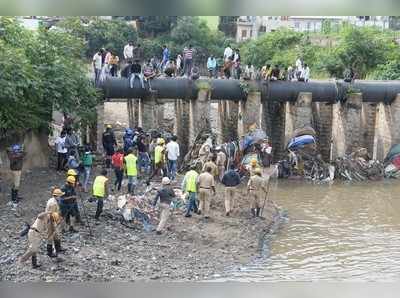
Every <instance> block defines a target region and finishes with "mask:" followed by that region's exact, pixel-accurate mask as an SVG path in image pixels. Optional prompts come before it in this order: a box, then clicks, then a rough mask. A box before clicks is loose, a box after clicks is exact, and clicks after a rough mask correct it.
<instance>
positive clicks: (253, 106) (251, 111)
mask: <svg viewBox="0 0 400 298" xmlns="http://www.w3.org/2000/svg"><path fill="white" fill-rule="evenodd" d="M260 109H261V92H259V91H250V92H249V94H248V95H247V99H246V101H240V102H239V111H238V135H239V137H241V136H243V135H245V134H246V133H247V131H248V129H249V127H250V126H252V125H256V126H257V127H258V128H261V118H260Z"/></svg>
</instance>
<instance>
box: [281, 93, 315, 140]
mask: <svg viewBox="0 0 400 298" xmlns="http://www.w3.org/2000/svg"><path fill="white" fill-rule="evenodd" d="M312 124H313V113H312V93H311V92H300V93H299V95H298V97H297V101H296V103H295V104H292V103H290V102H286V104H285V145H287V143H288V142H289V140H290V139H291V138H292V137H293V132H294V130H295V129H296V128H299V127H303V126H312Z"/></svg>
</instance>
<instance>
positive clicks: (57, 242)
mask: <svg viewBox="0 0 400 298" xmlns="http://www.w3.org/2000/svg"><path fill="white" fill-rule="evenodd" d="M52 195H53V196H52V197H51V198H50V199H49V200H48V201H47V204H46V210H45V212H50V213H57V214H58V215H60V216H61V213H60V206H59V205H58V198H60V197H62V196H63V195H65V193H63V192H62V191H61V189H59V188H54V189H53V191H52ZM53 243H54V248H55V250H56V254H53ZM63 251H65V250H64V249H62V248H61V232H60V225H57V226H56V228H55V231H54V235H53V237H51V238H49V239H47V255H48V256H49V257H51V258H52V257H56V256H57V255H58V253H60V252H63Z"/></svg>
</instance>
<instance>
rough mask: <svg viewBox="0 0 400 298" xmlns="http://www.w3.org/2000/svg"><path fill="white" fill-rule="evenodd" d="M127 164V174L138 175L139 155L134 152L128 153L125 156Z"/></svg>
mask: <svg viewBox="0 0 400 298" xmlns="http://www.w3.org/2000/svg"><path fill="white" fill-rule="evenodd" d="M124 159H125V164H126V174H127V175H128V176H137V165H136V164H137V157H136V156H135V155H134V154H132V153H131V154H128V155H127V156H125V157H124Z"/></svg>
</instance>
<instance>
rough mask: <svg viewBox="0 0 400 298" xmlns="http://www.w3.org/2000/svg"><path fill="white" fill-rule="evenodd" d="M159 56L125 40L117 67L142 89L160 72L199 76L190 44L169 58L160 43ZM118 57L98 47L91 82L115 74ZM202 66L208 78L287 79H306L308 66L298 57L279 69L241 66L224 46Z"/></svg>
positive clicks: (235, 53) (235, 50)
mask: <svg viewBox="0 0 400 298" xmlns="http://www.w3.org/2000/svg"><path fill="white" fill-rule="evenodd" d="M160 52H161V53H160V57H161V58H160V59H159V58H157V57H153V58H151V59H148V60H147V61H145V60H144V52H143V48H142V47H141V45H140V44H139V43H138V44H136V45H135V44H134V43H133V42H129V43H128V44H127V45H125V47H124V51H123V56H124V65H123V66H122V68H121V71H120V73H121V76H122V77H126V78H129V79H130V86H131V87H133V85H134V82H135V80H136V78H137V79H138V80H139V83H140V86H141V88H145V82H147V84H148V85H149V89H150V90H151V79H152V78H154V77H157V76H160V75H164V76H166V77H180V76H185V77H188V78H192V79H198V78H199V77H200V69H199V67H198V66H195V65H194V56H195V53H196V50H195V49H194V48H193V46H192V45H191V44H189V45H188V46H187V47H184V49H183V51H182V53H179V54H177V56H176V57H175V59H173V58H172V57H171V53H170V50H169V48H168V46H167V45H163V47H162V50H161V51H160ZM120 62H121V61H120V59H119V57H118V56H117V55H116V54H115V52H114V51H111V50H109V49H104V48H103V49H100V50H99V51H98V52H97V53H96V54H95V55H94V57H93V67H94V73H95V84H96V85H98V83H99V81H101V80H103V79H105V77H106V76H108V75H109V76H114V77H115V76H118V67H119V65H120ZM206 68H207V72H208V76H209V77H210V78H225V79H230V78H233V79H244V80H253V79H254V80H268V81H275V80H287V81H300V82H308V81H309V79H310V67H309V66H308V65H307V64H306V63H304V61H303V60H302V59H301V58H298V59H297V60H296V62H295V65H293V66H292V65H290V66H289V67H287V68H285V69H283V70H281V69H280V67H279V65H275V66H271V64H266V65H264V66H262V67H261V69H256V68H255V67H254V66H253V65H251V64H247V65H244V66H242V65H241V56H240V50H239V49H238V48H232V47H231V46H230V45H228V46H227V47H226V48H225V50H224V53H223V57H222V58H217V57H215V56H214V55H210V56H209V57H208V59H207V63H206Z"/></svg>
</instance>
